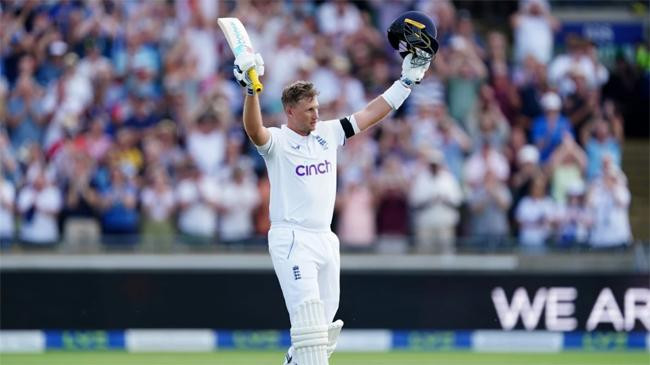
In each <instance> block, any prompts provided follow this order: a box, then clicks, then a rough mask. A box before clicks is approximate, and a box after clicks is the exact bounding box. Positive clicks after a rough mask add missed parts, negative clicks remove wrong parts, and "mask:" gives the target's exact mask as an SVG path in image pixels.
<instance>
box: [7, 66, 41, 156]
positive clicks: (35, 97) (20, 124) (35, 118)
mask: <svg viewBox="0 0 650 365" xmlns="http://www.w3.org/2000/svg"><path fill="white" fill-rule="evenodd" d="M32 62H33V60H32V58H31V57H29V56H25V57H23V59H21V65H22V64H25V63H27V64H29V63H32ZM24 67H26V68H28V67H33V66H24ZM40 94H41V91H40V88H39V87H38V85H37V84H36V83H35V82H34V81H33V80H32V79H31V78H29V77H22V78H19V79H18V81H17V84H16V87H15V88H14V90H13V92H12V93H11V94H10V95H9V100H8V102H7V127H8V131H7V132H8V134H9V138H10V140H11V145H12V146H13V148H14V149H16V150H18V149H20V148H21V147H23V146H25V145H27V144H29V143H42V142H43V140H44V138H45V130H46V127H47V124H46V120H45V118H44V111H43V106H42V104H41V103H42V98H41V96H40Z"/></svg>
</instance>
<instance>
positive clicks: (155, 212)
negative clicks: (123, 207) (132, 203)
mask: <svg viewBox="0 0 650 365" xmlns="http://www.w3.org/2000/svg"><path fill="white" fill-rule="evenodd" d="M140 202H141V206H142V218H143V219H142V229H141V232H142V238H143V243H144V245H145V247H146V248H147V249H150V250H154V251H166V250H169V249H170V248H171V246H172V244H173V243H174V239H175V238H176V236H175V229H174V214H175V213H176V196H175V195H174V188H173V186H172V185H171V182H170V181H169V176H168V175H167V172H166V171H165V170H164V169H163V168H162V167H161V166H159V165H158V166H157V165H153V166H152V167H151V168H150V172H149V176H148V179H147V184H146V185H145V186H144V187H143V188H142V192H141V193H140Z"/></svg>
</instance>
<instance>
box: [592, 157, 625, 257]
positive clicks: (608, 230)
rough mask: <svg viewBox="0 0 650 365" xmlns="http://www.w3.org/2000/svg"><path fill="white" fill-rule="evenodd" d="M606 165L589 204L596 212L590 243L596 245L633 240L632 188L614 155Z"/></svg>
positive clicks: (608, 245) (616, 245)
mask: <svg viewBox="0 0 650 365" xmlns="http://www.w3.org/2000/svg"><path fill="white" fill-rule="evenodd" d="M602 164H603V167H602V170H603V173H602V175H601V176H600V177H599V178H597V179H596V180H594V181H593V182H592V183H591V185H590V187H589V192H588V194H587V207H588V208H589V209H590V210H591V211H592V212H593V227H592V229H591V232H590V235H589V243H590V245H591V247H593V248H611V247H621V246H624V245H626V244H629V243H630V240H631V239H632V234H631V232H630V220H629V217H628V208H629V206H630V201H631V196H630V190H629V189H628V187H627V178H626V177H625V175H624V174H623V172H622V171H621V170H619V169H618V168H617V167H616V166H615V165H614V162H613V160H612V159H611V158H607V157H606V158H604V159H603V162H602Z"/></svg>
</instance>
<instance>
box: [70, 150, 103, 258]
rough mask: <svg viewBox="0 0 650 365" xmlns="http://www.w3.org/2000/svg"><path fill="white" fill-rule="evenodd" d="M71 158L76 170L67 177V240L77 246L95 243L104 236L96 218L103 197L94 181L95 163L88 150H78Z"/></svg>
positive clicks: (71, 171) (73, 168)
mask: <svg viewBox="0 0 650 365" xmlns="http://www.w3.org/2000/svg"><path fill="white" fill-rule="evenodd" d="M71 157H72V158H71V160H72V161H69V163H71V164H72V169H71V170H70V172H69V176H66V182H65V185H64V188H63V195H64V199H65V201H64V205H63V210H62V212H61V218H62V221H63V239H64V241H65V242H66V244H67V245H71V246H72V247H75V248H79V247H81V245H84V246H92V245H93V244H97V243H98V242H99V238H100V226H99V222H98V221H97V219H96V208H97V206H98V203H99V200H98V199H99V197H98V195H97V191H96V190H95V187H93V186H92V184H91V179H92V172H93V169H94V163H93V160H92V159H91V157H90V156H88V155H86V154H84V153H79V152H77V153H76V154H74V155H72V156H71Z"/></svg>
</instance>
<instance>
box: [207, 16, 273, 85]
mask: <svg viewBox="0 0 650 365" xmlns="http://www.w3.org/2000/svg"><path fill="white" fill-rule="evenodd" d="M217 23H219V28H221V31H223V34H224V35H225V36H226V41H228V45H229V46H230V49H231V50H232V53H234V54H235V57H237V56H239V55H240V54H242V53H250V54H252V55H254V54H255V50H254V49H253V45H252V44H251V40H250V38H248V33H247V32H246V28H244V25H243V24H242V23H241V21H239V19H237V18H219V19H217ZM248 77H249V78H250V79H251V81H252V82H253V89H254V90H255V92H256V93H260V92H262V89H263V88H264V86H263V85H262V83H261V82H260V78H259V76H258V75H257V71H255V68H251V69H250V70H248Z"/></svg>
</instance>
